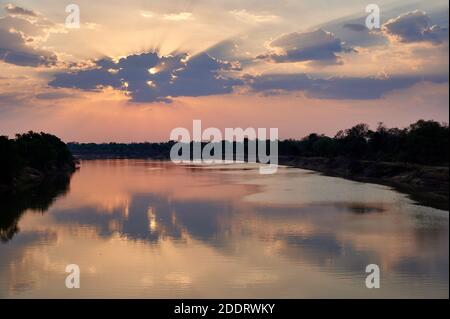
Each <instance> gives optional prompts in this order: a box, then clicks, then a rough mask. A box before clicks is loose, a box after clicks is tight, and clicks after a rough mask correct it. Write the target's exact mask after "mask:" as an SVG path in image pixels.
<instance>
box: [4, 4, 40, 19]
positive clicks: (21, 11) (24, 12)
mask: <svg viewBox="0 0 450 319" xmlns="http://www.w3.org/2000/svg"><path fill="white" fill-rule="evenodd" d="M5 11H6V12H7V13H8V14H10V15H21V16H29V17H37V16H38V14H37V13H36V12H34V11H33V10H28V9H25V8H22V7H18V6H16V5H13V4H11V3H8V4H6V5H5Z"/></svg>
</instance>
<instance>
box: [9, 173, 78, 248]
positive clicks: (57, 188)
mask: <svg viewBox="0 0 450 319" xmlns="http://www.w3.org/2000/svg"><path fill="white" fill-rule="evenodd" d="M69 182H70V175H59V176H56V177H53V178H51V179H48V180H46V181H44V182H43V183H42V184H41V185H39V186H38V187H35V188H31V189H28V190H26V191H23V192H20V193H18V194H8V195H6V194H4V195H3V196H2V197H0V241H2V242H7V241H9V240H11V239H12V238H13V236H14V235H15V234H16V233H18V232H19V227H18V223H19V220H20V218H21V216H22V215H23V214H24V213H25V212H26V211H28V210H30V211H34V212H39V213H44V212H46V211H47V210H48V209H49V208H50V206H51V205H52V204H53V202H54V201H55V200H56V198H58V197H59V196H62V195H64V194H66V193H67V191H68V189H69Z"/></svg>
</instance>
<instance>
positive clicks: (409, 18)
mask: <svg viewBox="0 0 450 319" xmlns="http://www.w3.org/2000/svg"><path fill="white" fill-rule="evenodd" d="M382 30H383V32H384V33H385V34H386V35H387V36H388V37H391V38H394V39H397V40H399V41H400V42H404V43H410V42H431V43H433V44H440V43H442V42H444V41H447V40H448V29H445V28H441V27H440V26H438V25H431V20H430V18H429V17H428V16H427V14H426V13H425V12H423V11H419V10H416V11H411V12H407V13H404V14H401V15H400V16H398V17H397V18H394V19H390V20H389V21H387V22H386V23H385V24H383V26H382Z"/></svg>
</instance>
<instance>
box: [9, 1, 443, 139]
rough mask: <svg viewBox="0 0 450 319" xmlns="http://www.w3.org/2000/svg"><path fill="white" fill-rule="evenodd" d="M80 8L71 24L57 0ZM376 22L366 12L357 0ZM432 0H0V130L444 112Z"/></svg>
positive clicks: (80, 130) (396, 122)
mask: <svg viewBox="0 0 450 319" xmlns="http://www.w3.org/2000/svg"><path fill="white" fill-rule="evenodd" d="M72 3H73V4H76V5H77V6H78V8H79V10H80V25H79V28H70V25H67V24H66V19H67V17H68V16H69V15H70V12H69V13H67V12H66V6H67V5H69V4H72ZM372 3H373V4H376V5H377V6H378V7H379V9H380V26H379V28H375V29H372V30H369V29H368V28H367V26H366V24H365V21H366V17H367V16H368V14H369V13H367V12H366V6H367V5H368V4H372ZM448 10H449V7H448V2H447V1H446V0H445V1H444V0H429V1H411V0H408V1H406V0H379V1H374V0H370V1H363V0H339V1H338V0H314V1H302V0H279V1H269V0H239V1H237V0H184V1H182V0H171V1H167V0H166V1H159V0H152V1H144V0H127V1H120V0H109V1H87V0H78V1H75V0H71V1H61V0H33V1H4V0H0V135H8V136H10V137H12V136H14V134H16V133H21V132H26V131H29V130H34V131H44V132H48V133H52V134H56V135H57V136H59V137H61V138H62V139H63V140H64V141H66V142H69V141H78V142H111V141H116V142H133V141H134V142H141V141H166V140H168V139H169V136H170V132H171V130H172V129H174V128H177V127H185V128H188V129H190V130H192V121H193V120H195V119H199V120H202V126H203V128H207V127H217V128H219V129H222V130H223V129H224V128H227V127H232V128H235V127H241V128H247V127H253V128H272V127H275V128H278V129H279V135H280V138H282V139H285V138H301V137H303V136H305V135H307V134H309V133H311V132H317V133H324V134H327V135H330V136H333V135H334V134H335V133H336V132H337V131H338V130H340V129H345V128H348V127H350V126H352V125H355V124H358V123H368V124H369V125H370V126H371V127H372V128H375V127H376V125H377V123H378V122H383V123H385V124H386V125H387V126H390V127H392V126H398V127H405V126H407V125H409V124H410V123H412V122H415V121H417V120H418V119H433V120H437V121H440V122H448V118H449V107H448V103H449V84H448V78H449V75H448V67H449V65H448V63H449V62H448V61H449V41H448V26H449V22H448V21H449V13H448Z"/></svg>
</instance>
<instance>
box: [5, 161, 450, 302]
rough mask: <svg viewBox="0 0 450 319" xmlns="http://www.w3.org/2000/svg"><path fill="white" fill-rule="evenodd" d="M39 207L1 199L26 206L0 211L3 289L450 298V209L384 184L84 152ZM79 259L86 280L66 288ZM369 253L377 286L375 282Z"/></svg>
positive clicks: (41, 293)
mask: <svg viewBox="0 0 450 319" xmlns="http://www.w3.org/2000/svg"><path fill="white" fill-rule="evenodd" d="M41 206H43V207H41V209H36V207H35V208H34V209H29V208H28V209H26V210H25V211H20V209H16V211H15V212H13V213H11V212H8V211H7V210H11V209H12V208H11V205H9V206H7V208H2V209H3V211H0V215H1V214H4V215H5V214H16V215H14V216H13V217H12V218H10V219H11V222H10V221H9V219H8V221H3V222H2V223H1V232H2V233H1V235H2V240H3V242H2V243H0V297H3V298H27V297H40V298H42V297H44V298H47V297H58V298H73V297H77V298H78V297H82V298H88V297H101V298H103V297H106V298H108V297H114V298H115V297H125V298H146V297H150V298H152V297H157V298H165V297H171V298H178V297H183V298H187V297H193V298H197V297H199V298H241V297H246V298H261V297H269V298H349V297H351V298H366V297H368V298H380V297H388V298H403V297H421V298H431V297H439V298H444V297H445V298H448V296H449V292H448V282H449V280H448V274H449V263H448V262H449V257H448V253H449V224H448V217H449V215H448V212H445V211H440V210H436V209H432V208H428V207H422V206H418V205H415V204H414V203H413V202H412V201H411V200H410V199H408V198H407V197H406V196H405V195H402V194H400V193H398V192H395V191H393V190H391V189H389V188H388V187H385V186H379V185H373V184H364V183H357V182H352V181H348V180H344V179H339V178H333V177H325V176H321V175H319V174H317V173H313V172H311V171H306V170H300V169H295V168H280V169H279V170H278V172H277V173H276V174H274V175H260V174H259V171H258V169H257V167H255V166H254V165H249V164H241V165H224V166H221V167H204V166H201V167H192V166H177V165H174V164H171V163H167V162H152V161H143V160H111V161H84V162H82V165H81V169H80V170H79V171H77V172H76V173H75V175H74V176H73V177H72V179H71V181H70V189H69V190H68V191H67V192H66V193H65V194H60V195H58V196H57V197H56V199H55V200H54V201H51V200H49V201H48V203H46V205H41ZM46 206H48V207H46ZM41 210H42V211H41ZM68 264H77V265H79V267H80V270H81V288H80V289H67V288H66V286H65V279H66V276H67V275H68V274H67V273H65V268H66V266H67V265H68ZM368 264H377V265H379V267H380V269H381V287H380V288H379V289H367V288H366V285H365V279H366V276H367V274H366V273H365V268H366V266H367V265H368Z"/></svg>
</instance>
